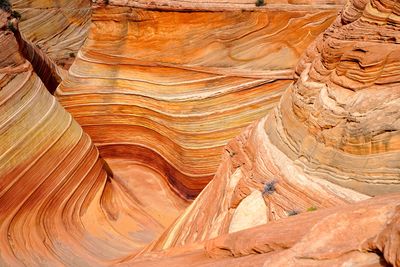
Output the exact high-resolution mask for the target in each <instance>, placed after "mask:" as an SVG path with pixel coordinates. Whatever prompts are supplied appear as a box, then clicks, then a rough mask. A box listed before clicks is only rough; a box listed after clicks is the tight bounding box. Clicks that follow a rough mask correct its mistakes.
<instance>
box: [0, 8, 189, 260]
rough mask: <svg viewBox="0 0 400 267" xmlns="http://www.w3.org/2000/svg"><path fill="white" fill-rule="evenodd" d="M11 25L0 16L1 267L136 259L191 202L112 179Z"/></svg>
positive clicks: (157, 187) (153, 186)
mask: <svg viewBox="0 0 400 267" xmlns="http://www.w3.org/2000/svg"><path fill="white" fill-rule="evenodd" d="M10 20H11V17H10V14H9V13H6V12H3V11H2V10H0V29H1V30H0V46H1V47H2V49H1V50H0V140H1V142H0V266H103V265H110V264H112V262H113V261H114V260H115V261H118V260H119V259H121V258H124V257H126V256H128V255H129V256H130V255H132V254H134V253H135V251H137V250H138V249H139V248H142V247H143V246H144V245H146V244H148V243H149V242H150V241H151V240H153V239H154V238H155V237H156V236H158V235H159V234H160V233H161V231H162V230H163V229H165V227H166V226H167V225H169V224H170V223H171V222H172V220H173V219H175V217H176V216H177V214H178V213H179V212H180V211H181V210H182V209H183V208H184V207H185V203H184V201H182V200H180V199H178V197H176V196H175V195H172V194H171V193H170V192H168V193H170V194H171V195H165V194H164V193H163V186H162V185H159V184H160V182H158V183H157V184H154V183H155V182H154V179H153V180H152V177H147V178H146V179H147V180H144V179H143V181H141V182H142V187H141V188H140V189H141V190H142V192H141V194H144V195H145V196H142V195H140V194H138V193H137V192H133V191H130V187H129V186H130V184H128V185H127V184H126V182H124V183H121V182H120V181H119V177H118V176H117V175H113V173H112V171H111V170H110V168H109V167H108V166H107V164H105V162H104V161H103V160H102V159H101V158H100V156H99V152H98V150H97V148H95V147H94V145H93V143H92V141H91V139H90V137H89V136H88V135H87V134H86V133H84V132H83V130H82V128H81V127H80V126H79V125H78V123H77V122H76V121H75V120H74V119H73V118H72V116H71V115H70V114H69V113H67V112H66V111H65V109H64V108H63V107H62V106H61V105H60V104H59V103H58V102H57V100H56V98H55V97H53V96H52V95H51V94H50V93H49V92H48V91H47V88H46V87H45V86H44V84H43V83H42V82H41V80H40V79H39V77H38V76H37V75H36V73H35V72H34V70H33V67H32V65H31V64H30V63H29V61H27V60H26V59H25V58H24V57H23V56H22V54H21V53H20V50H21V48H20V47H19V43H18V41H17V39H16V38H15V36H14V33H13V32H12V31H11V30H9V29H7V25H9V21H10ZM145 181H147V184H146V183H145ZM151 182H153V184H150V185H151V186H148V184H149V183H151ZM146 185H147V188H146ZM143 188H146V190H153V191H157V192H158V193H157V195H158V198H159V199H157V198H153V199H151V200H149V199H148V198H147V199H146V196H148V195H149V194H148V193H146V191H145V190H143ZM135 193H136V194H137V196H135ZM174 197H175V198H174ZM165 199H168V201H165ZM151 201H153V202H156V201H158V202H157V203H158V204H159V205H158V209H156V208H152V207H150V208H149V207H148V205H149V203H150V202H151ZM146 205H147V206H146Z"/></svg>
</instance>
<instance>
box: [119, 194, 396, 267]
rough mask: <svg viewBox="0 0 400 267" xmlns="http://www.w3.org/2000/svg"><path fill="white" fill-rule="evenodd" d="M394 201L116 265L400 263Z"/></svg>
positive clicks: (292, 220)
mask: <svg viewBox="0 0 400 267" xmlns="http://www.w3.org/2000/svg"><path fill="white" fill-rule="evenodd" d="M399 204H400V194H398V193H396V194H389V195H385V196H379V197H375V198H371V199H368V200H365V201H361V202H358V203H356V204H352V205H345V206H341V207H333V208H327V209H323V210H318V211H313V212H307V213H304V214H299V215H296V216H293V217H289V218H284V219H282V220H278V221H274V222H270V223H267V224H264V225H261V226H258V227H254V228H251V229H247V230H244V231H239V232H236V233H231V234H225V235H221V236H219V237H217V238H215V239H211V240H208V241H206V242H201V243H196V244H192V245H188V246H185V247H176V248H172V249H168V250H165V251H161V252H159V253H154V252H153V253H149V254H143V255H141V256H140V257H137V258H135V259H133V260H130V261H126V262H122V263H121V264H119V265H118V266H138V267H141V266H146V267H151V266H169V265H172V266H177V267H178V266H188V264H190V266H265V267H267V266H390V265H389V264H392V265H393V266H400V257H399V255H400V254H399V252H400V243H399V240H398V237H399V232H398V224H397V223H398V218H399V215H400V205H399ZM385 249H387V250H385ZM382 255H384V256H382Z"/></svg>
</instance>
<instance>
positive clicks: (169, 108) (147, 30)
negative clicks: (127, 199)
mask: <svg viewBox="0 0 400 267" xmlns="http://www.w3.org/2000/svg"><path fill="white" fill-rule="evenodd" d="M109 3H110V5H104V3H103V2H102V1H97V4H95V5H94V10H93V15H92V26H91V29H90V33H89V36H88V40H87V42H86V43H85V45H84V46H83V47H82V49H81V50H80V52H79V54H78V57H77V59H76V61H75V63H74V65H73V66H72V67H71V69H70V75H69V77H68V78H67V79H66V80H65V81H63V83H62V84H61V86H60V87H59V88H58V90H57V97H58V99H59V100H60V102H61V104H62V105H63V106H64V107H65V108H66V109H67V110H68V111H69V112H71V114H73V116H74V118H76V120H77V121H78V122H79V123H80V124H81V125H82V127H83V128H84V130H85V131H86V132H88V133H89V135H90V136H91V137H92V139H93V141H94V142H95V144H96V146H97V147H98V148H99V150H100V153H101V154H102V156H103V157H104V158H106V159H107V160H109V159H111V158H119V159H125V160H127V161H129V162H138V163H139V164H141V165H146V166H148V167H150V168H152V169H155V170H157V172H159V173H160V174H161V175H162V176H163V177H164V179H165V180H167V181H168V183H169V185H170V186H171V187H172V189H174V190H175V191H176V192H177V193H178V194H180V195H181V196H182V197H184V198H194V197H195V196H196V195H197V194H198V193H199V192H200V190H201V189H203V188H204V186H205V185H206V184H207V183H208V182H209V181H210V180H211V178H212V177H213V175H214V174H215V171H216V168H217V166H218V162H219V161H220V156H221V152H222V148H223V146H224V145H225V144H226V143H227V142H228V140H229V139H230V138H232V137H234V136H236V135H237V134H238V133H239V132H240V130H241V129H243V128H244V127H245V126H247V125H248V124H249V123H251V122H252V121H254V120H256V119H258V118H260V117H261V116H262V115H263V114H265V113H266V112H267V111H269V110H270V109H272V108H273V107H274V106H275V104H276V103H277V101H278V99H279V97H280V95H281V93H282V92H283V91H284V90H285V89H286V88H287V86H288V85H289V84H290V83H291V81H292V72H293V71H292V70H293V68H294V65H295V63H296V61H297V60H298V58H299V56H300V54H301V53H302V52H303V50H304V49H305V48H306V47H307V46H308V45H309V43H310V42H311V41H312V40H313V39H314V38H315V36H317V35H318V34H319V33H320V32H321V31H322V30H324V29H325V28H326V27H327V26H328V25H329V24H330V23H331V21H332V19H333V17H334V15H335V13H336V8H337V7H336V6H335V5H333V6H331V7H330V9H326V10H318V9H317V8H314V7H312V6H307V5H306V6H304V5H303V6H302V7H298V8H297V10H295V11H293V10H290V8H288V7H289V6H290V5H287V4H286V5H283V6H280V8H279V9H277V10H274V11H271V10H268V9H266V8H265V9H260V10H253V11H240V10H237V9H236V11H224V12H222V11H221V12H219V11H214V12H210V10H213V9H212V7H213V6H212V5H211V6H207V5H206V6H204V7H203V10H195V9H193V10H192V11H193V12H195V13H192V12H181V11H176V10H171V9H169V10H163V11H158V10H145V9H140V8H137V7H135V4H134V3H140V1H139V2H136V1H124V2H122V1H121V2H117V1H109ZM192 3H194V2H192ZM118 4H120V5H121V6H118ZM131 4H132V5H131ZM149 5H150V7H151V4H149ZM130 6H132V7H130ZM253 6H254V3H253ZM206 8H210V10H204V9H206Z"/></svg>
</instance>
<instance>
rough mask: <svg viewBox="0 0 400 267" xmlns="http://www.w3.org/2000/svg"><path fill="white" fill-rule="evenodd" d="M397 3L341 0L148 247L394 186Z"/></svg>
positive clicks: (397, 185)
mask: <svg viewBox="0 0 400 267" xmlns="http://www.w3.org/2000/svg"><path fill="white" fill-rule="evenodd" d="M398 10H399V3H398V2H397V1H378V0H371V1H367V0H364V1H350V2H348V3H347V4H346V5H345V6H344V9H343V10H342V12H341V14H340V15H339V16H338V18H337V19H336V20H335V22H334V23H333V24H332V26H331V27H329V28H328V29H327V30H326V31H325V32H324V33H323V34H321V35H320V36H319V37H318V38H317V40H316V41H315V42H314V43H313V44H312V45H311V46H310V48H309V49H308V50H307V52H306V53H305V55H304V56H303V57H302V59H301V60H300V62H299V64H298V65H297V68H296V75H297V78H296V82H295V83H294V84H293V85H291V86H290V87H289V88H288V89H287V90H286V92H285V93H284V95H283V96H282V99H281V101H280V104H279V106H278V107H277V108H275V109H274V110H273V111H272V112H270V113H269V114H268V115H267V116H266V117H264V118H263V119H261V120H259V121H258V122H256V123H254V124H253V125H251V126H250V127H248V128H247V129H246V131H244V132H243V133H242V134H241V135H240V136H239V137H237V138H235V139H234V140H233V141H231V142H230V144H229V145H228V146H227V147H226V153H225V156H224V158H223V163H222V164H221V166H220V167H219V170H218V172H217V174H216V176H215V178H214V179H213V181H212V182H211V183H210V184H209V185H208V186H207V187H206V188H205V189H204V191H203V192H202V193H201V195H200V196H199V197H198V198H197V199H196V201H195V202H194V203H193V204H192V205H191V206H190V207H189V208H188V209H187V210H186V211H185V213H184V214H183V215H182V216H181V217H180V218H179V219H178V220H177V221H176V222H175V223H174V224H173V225H172V226H171V227H170V228H169V230H168V231H167V232H165V233H164V234H163V236H162V237H161V238H160V239H159V240H158V242H155V243H154V244H153V245H152V246H151V247H149V248H148V250H155V251H157V250H163V249H168V248H171V247H175V246H182V245H188V244H191V243H197V242H201V241H204V240H208V239H210V238H214V237H217V236H219V235H221V234H226V233H232V232H235V231H238V230H244V229H248V228H251V227H254V226H257V225H260V224H264V223H269V222H270V221H274V220H278V219H280V218H283V217H287V216H290V215H295V214H297V213H302V212H305V211H307V210H313V209H321V208H326V207H332V206H340V205H344V204H346V203H353V202H357V201H359V200H363V199H367V198H369V197H370V196H375V195H380V194H386V193H390V192H399V191H400V179H399V178H398V175H399V170H400V168H399V167H400V166H399V164H400V161H399V157H400V151H399V147H398V144H399V142H398V139H399V137H400V135H399V132H398V131H399V127H400V125H399V123H398V122H399V118H400V115H399V114H400V113H399V112H398V107H399V103H400V101H399V93H400V91H399V82H400V76H399V73H400V68H399V64H398V58H399V56H400V46H399V44H398V43H397V42H398V39H399V37H400V35H399V33H400V31H399V27H400V20H399V16H398V15H397V14H398ZM366 33H367V34H366ZM249 210H252V211H254V212H250V213H248V211H249Z"/></svg>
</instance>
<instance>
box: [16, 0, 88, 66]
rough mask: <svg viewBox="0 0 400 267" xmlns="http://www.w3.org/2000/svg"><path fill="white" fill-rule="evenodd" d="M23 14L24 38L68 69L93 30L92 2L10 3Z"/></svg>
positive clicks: (23, 0) (33, 0) (39, 0)
mask: <svg viewBox="0 0 400 267" xmlns="http://www.w3.org/2000/svg"><path fill="white" fill-rule="evenodd" d="M10 2H11V3H12V5H13V8H14V10H15V11H18V12H19V13H20V14H21V16H22V17H21V22H20V24H19V26H20V30H21V32H22V35H23V37H24V38H25V39H26V40H27V41H29V42H32V43H33V44H35V45H37V46H38V47H39V48H40V49H41V50H42V51H43V52H44V53H45V54H47V55H48V56H49V57H50V58H51V59H52V60H53V61H54V62H55V63H57V65H58V66H60V67H61V68H63V69H68V68H69V67H70V66H71V64H72V62H73V60H74V59H75V56H76V54H77V52H78V50H79V49H80V48H81V46H82V45H83V43H84V41H85V39H86V36H87V33H88V30H89V26H90V16H91V7H90V2H91V1H90V0H51V1H43V0H10Z"/></svg>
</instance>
